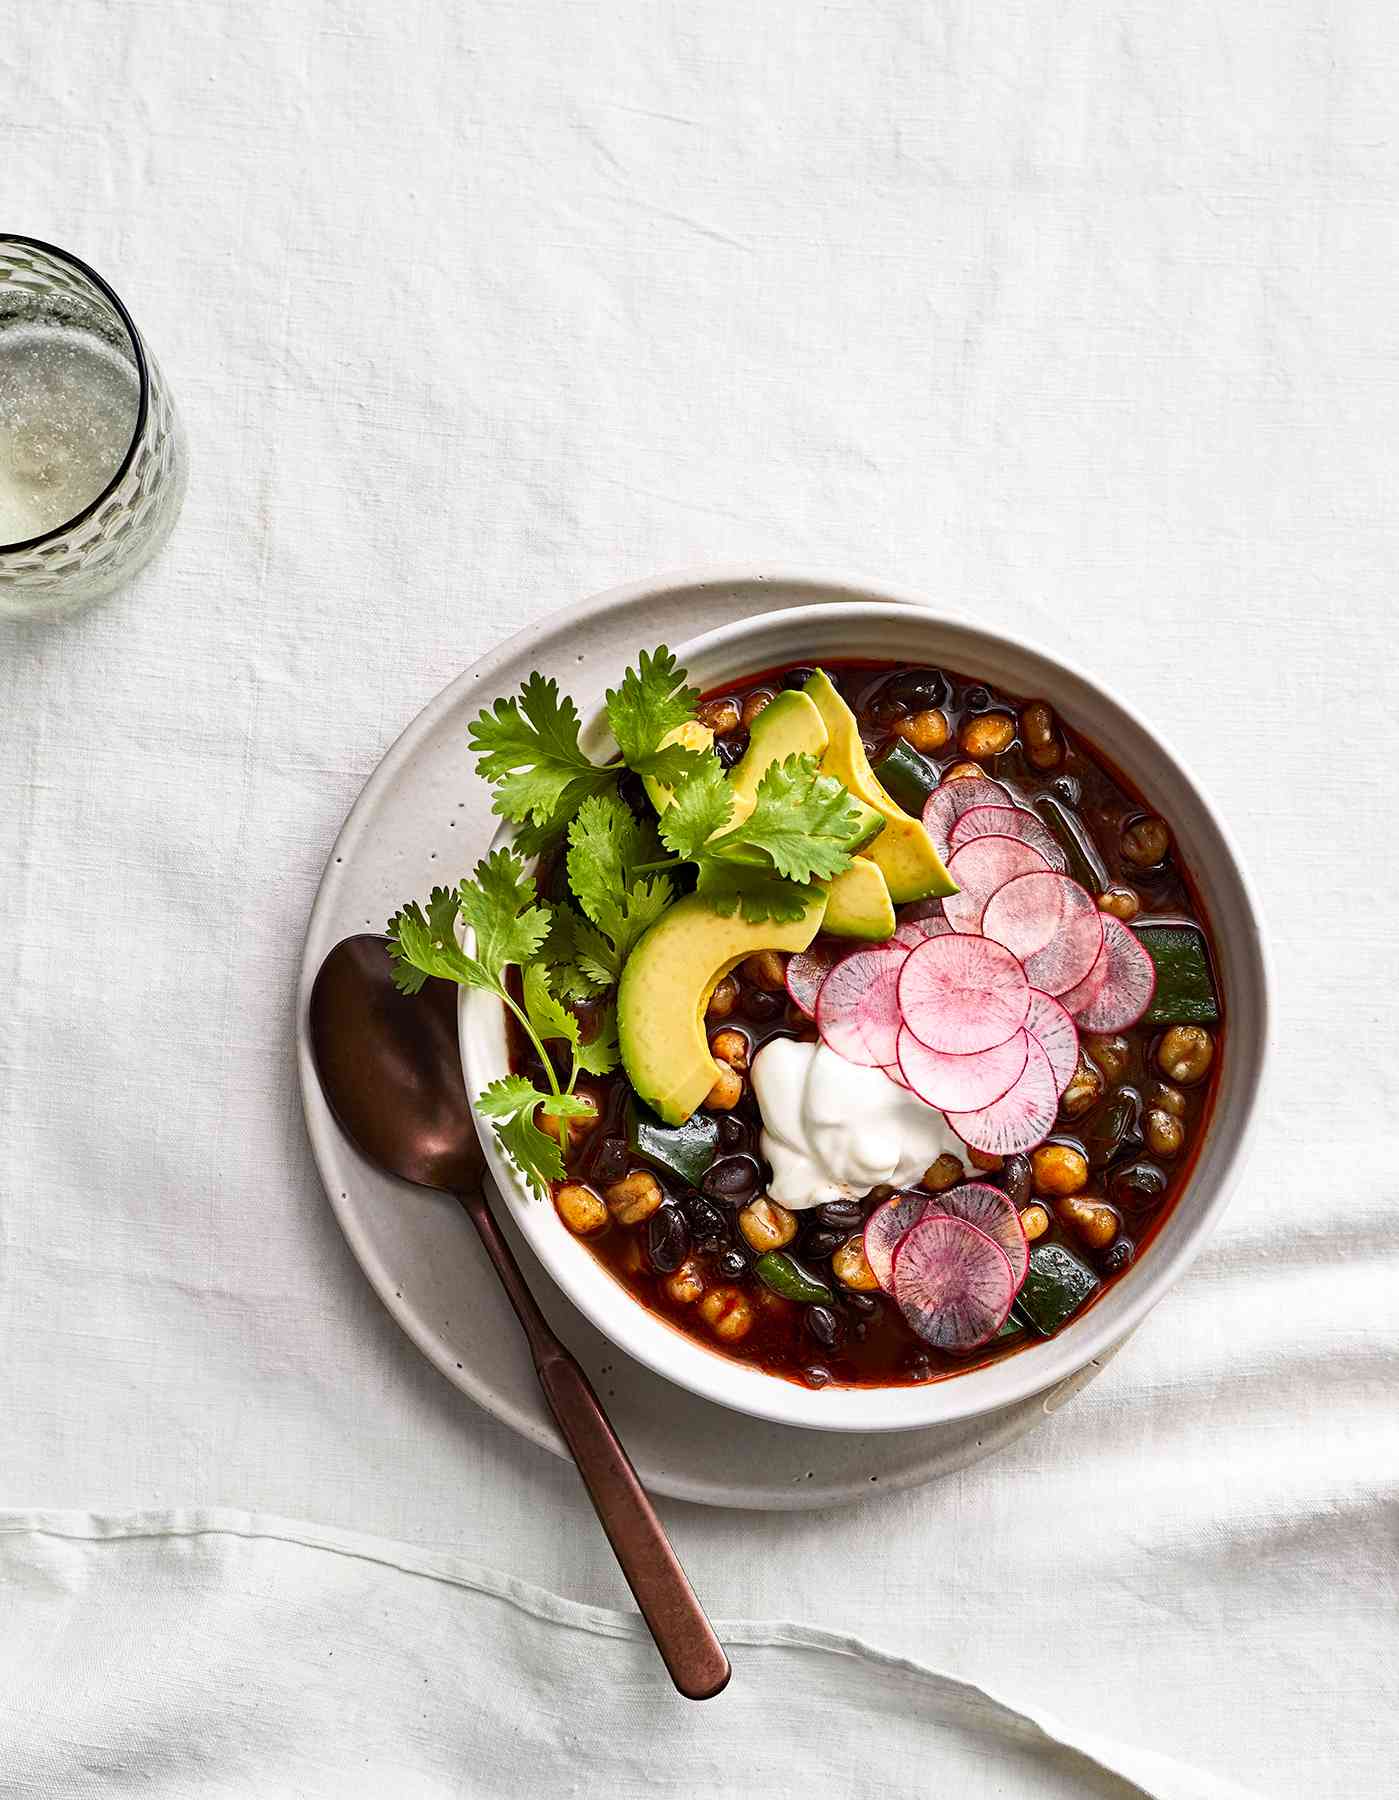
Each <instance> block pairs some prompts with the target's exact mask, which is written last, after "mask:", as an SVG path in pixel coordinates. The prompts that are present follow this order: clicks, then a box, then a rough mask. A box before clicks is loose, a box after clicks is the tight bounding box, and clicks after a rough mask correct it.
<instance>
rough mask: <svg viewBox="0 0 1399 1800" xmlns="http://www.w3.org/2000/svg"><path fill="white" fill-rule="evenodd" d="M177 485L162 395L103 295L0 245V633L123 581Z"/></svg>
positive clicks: (163, 520) (13, 245)
mask: <svg viewBox="0 0 1399 1800" xmlns="http://www.w3.org/2000/svg"><path fill="white" fill-rule="evenodd" d="M187 473H188V469H187V459H186V449H185V438H184V431H183V429H182V428H181V425H180V421H179V418H178V416H177V414H176V412H175V407H174V404H173V402H172V400H171V398H170V391H169V389H168V388H167V387H166V385H165V381H164V378H163V377H162V375H161V373H160V370H159V368H158V367H157V365H156V361H155V358H154V357H153V356H152V355H151V354H150V352H149V351H148V350H147V348H146V346H145V344H144V343H143V342H142V339H141V334H140V332H138V331H137V329H136V326H135V324H134V323H133V321H132V318H131V315H130V313H128V312H127V310H126V308H125V306H123V305H122V303H121V300H120V299H119V298H118V297H117V295H116V294H115V293H114V291H113V290H112V288H111V287H110V286H109V285H108V283H107V282H105V281H104V280H103V279H102V277H101V276H100V275H98V274H97V273H96V271H95V270H93V269H90V268H88V266H87V265H86V264H85V263H82V262H79V260H78V259H77V257H75V256H70V255H69V254H68V252H67V251H66V250H60V249H58V248H56V247H55V246H54V245H53V244H44V243H40V242H39V241H38V240H37V239H35V238H25V237H6V236H0V620H3V619H5V618H24V617H35V616H39V615H51V614H56V613H62V612H69V611H72V610H74V609H75V608H77V607H79V606H85V605H86V604H87V603H88V602H89V601H92V600H97V599H100V598H101V597H102V595H104V594H109V593H111V591H112V590H113V589H114V588H116V587H119V586H121V584H122V583H123V582H125V581H129V580H130V578H131V577H132V576H133V575H134V574H135V573H136V571H137V570H138V569H140V568H141V567H143V565H144V564H145V563H147V562H148V561H149V560H150V558H151V557H152V556H154V555H155V553H156V551H157V550H158V549H159V548H160V546H161V545H162V544H163V543H164V542H165V539H166V537H167V536H168V535H169V532H170V528H171V526H173V525H174V523H175V520H176V517H177V516H178V514H179V511H180V507H181V504H182V503H183V501H184V495H185V483H186V478H187Z"/></svg>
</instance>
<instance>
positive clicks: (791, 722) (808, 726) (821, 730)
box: [724, 691, 884, 850]
mask: <svg viewBox="0 0 1399 1800" xmlns="http://www.w3.org/2000/svg"><path fill="white" fill-rule="evenodd" d="M827 744H828V739H827V736H826V727H825V725H824V724H823V723H822V720H821V715H820V713H819V712H818V711H817V710H816V707H815V706H814V704H813V703H812V702H811V701H810V700H809V699H808V698H807V696H806V695H805V694H801V693H794V692H791V691H788V692H786V693H781V694H778V695H777V696H776V697H775V698H774V699H772V700H770V701H769V702H768V704H767V705H766V706H765V707H764V708H763V710H762V711H761V712H760V713H759V714H758V716H757V718H756V719H754V721H753V729H752V731H751V732H750V733H749V736H748V748H747V749H746V750H745V751H744V753H743V755H742V757H741V758H740V760H739V761H738V763H737V764H736V766H735V768H734V770H733V773H732V774H731V775H730V776H729V786H730V787H731V788H732V789H733V794H734V810H733V817H732V819H730V821H729V823H728V825H726V826H725V827H724V829H725V830H726V831H728V830H730V829H732V827H733V826H735V825H738V824H741V823H742V821H743V820H744V819H746V818H747V817H748V815H749V813H751V812H752V810H753V808H754V806H755V805H756V803H757V798H758V783H759V782H760V781H761V780H762V778H763V776H764V775H765V774H766V773H767V771H768V770H769V769H770V768H771V766H772V765H773V763H775V762H786V760H787V758H788V757H789V756H814V757H815V758H816V760H817V761H818V762H819V761H820V760H821V758H822V757H823V756H824V755H825V754H826V749H827ZM823 772H824V773H829V771H823ZM851 799H852V800H854V802H855V804H856V806H858V807H859V809H860V824H861V833H860V837H859V840H858V842H857V843H856V846H855V848H856V849H857V850H862V849H864V847H865V845H866V844H868V843H869V841H870V839H871V838H873V837H876V836H877V835H878V834H879V833H880V832H881V831H883V829H884V820H883V818H882V817H881V816H880V814H879V813H877V812H876V811H875V809H874V808H873V807H872V806H866V805H865V803H864V801H863V800H861V799H860V797H859V796H858V795H857V794H852V795H851Z"/></svg>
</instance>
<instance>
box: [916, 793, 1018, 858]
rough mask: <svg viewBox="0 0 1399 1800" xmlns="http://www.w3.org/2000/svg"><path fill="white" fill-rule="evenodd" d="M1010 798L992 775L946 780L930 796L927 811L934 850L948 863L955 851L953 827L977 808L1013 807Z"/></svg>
mask: <svg viewBox="0 0 1399 1800" xmlns="http://www.w3.org/2000/svg"><path fill="white" fill-rule="evenodd" d="M1010 804H1011V798H1010V795H1009V794H1008V793H1007V792H1006V791H1005V789H1004V788H1003V787H1002V786H1001V784H1000V782H999V781H992V779H991V777H990V776H989V775H966V776H962V777H959V779H958V780H956V781H944V782H943V784H942V786H941V787H940V788H935V789H934V790H933V792H932V793H931V794H929V796H928V799H927V803H926V805H925V806H924V808H923V827H924V829H925V830H926V831H927V833H928V836H929V837H930V838H931V839H932V840H933V848H934V849H935V850H936V851H937V853H938V855H939V856H940V857H941V858H942V859H943V861H944V862H946V860H947V857H948V853H949V851H950V849H951V845H950V843H949V841H948V840H949V839H950V838H951V836H952V827H953V826H954V825H955V824H956V823H957V821H958V819H960V818H961V816H962V814H963V813H965V812H970V811H971V809H972V808H973V807H974V806H1009V805H1010Z"/></svg>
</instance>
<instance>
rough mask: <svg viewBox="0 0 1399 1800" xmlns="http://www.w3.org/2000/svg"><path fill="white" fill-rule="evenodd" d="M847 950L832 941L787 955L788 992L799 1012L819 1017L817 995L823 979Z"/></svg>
mask: <svg viewBox="0 0 1399 1800" xmlns="http://www.w3.org/2000/svg"><path fill="white" fill-rule="evenodd" d="M844 954H845V952H844V951H842V950H837V949H835V948H834V946H832V945H830V944H813V945H812V946H811V948H810V949H809V950H799V951H798V952H797V954H796V955H795V956H789V957H788V958H787V995H788V998H789V999H790V1000H791V1002H792V1005H793V1006H795V1007H796V1009H797V1011H798V1012H803V1013H805V1014H806V1016H807V1018H808V1019H814V1018H815V1017H816V996H817V994H819V993H820V991H821V983H822V982H823V981H824V980H825V979H826V977H827V976H828V975H829V974H830V972H831V970H832V969H833V968H834V967H835V966H836V964H837V963H838V962H839V961H840V959H841V957H842V956H843V955H844Z"/></svg>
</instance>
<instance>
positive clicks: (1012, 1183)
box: [1001, 1156, 1030, 1207]
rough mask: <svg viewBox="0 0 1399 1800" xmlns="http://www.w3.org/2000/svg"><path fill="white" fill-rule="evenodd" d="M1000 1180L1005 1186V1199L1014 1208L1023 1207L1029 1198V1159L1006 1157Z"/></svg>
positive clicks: (1024, 1157) (1025, 1157)
mask: <svg viewBox="0 0 1399 1800" xmlns="http://www.w3.org/2000/svg"><path fill="white" fill-rule="evenodd" d="M1001 1179H1002V1182H1003V1183H1004V1185H1005V1190H1006V1199H1007V1200H1009V1201H1010V1203H1011V1205H1012V1206H1014V1207H1021V1206H1024V1204H1025V1202H1026V1201H1027V1200H1028V1199H1029V1198H1030V1159H1029V1157H1028V1156H1008V1157H1007V1158H1006V1166H1005V1168H1004V1169H1002V1171H1001Z"/></svg>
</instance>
